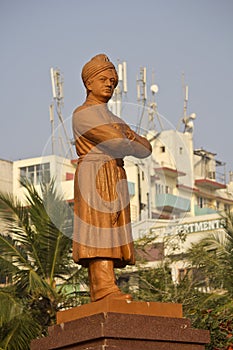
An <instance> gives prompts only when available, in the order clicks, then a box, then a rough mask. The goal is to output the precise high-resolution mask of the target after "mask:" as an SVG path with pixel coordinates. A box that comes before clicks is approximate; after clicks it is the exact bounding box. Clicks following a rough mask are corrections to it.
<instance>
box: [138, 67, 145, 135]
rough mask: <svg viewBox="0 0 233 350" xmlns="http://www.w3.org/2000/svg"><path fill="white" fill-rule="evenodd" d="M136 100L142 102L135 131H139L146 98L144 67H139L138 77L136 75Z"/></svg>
mask: <svg viewBox="0 0 233 350" xmlns="http://www.w3.org/2000/svg"><path fill="white" fill-rule="evenodd" d="M137 100H138V102H139V103H142V112H141V116H140V119H139V122H138V126H137V131H138V132H139V131H140V128H141V124H142V118H143V116H144V113H145V107H146V100H147V86H146V67H141V68H140V74H139V78H138V77H137Z"/></svg>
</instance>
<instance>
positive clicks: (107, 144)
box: [73, 54, 151, 301]
mask: <svg viewBox="0 0 233 350" xmlns="http://www.w3.org/2000/svg"><path fill="white" fill-rule="evenodd" d="M82 80H83V83H84V85H85V87H86V92H87V96H86V100H85V102H84V103H83V105H82V106H79V107H78V108H77V109H76V110H75V111H74V113H73V133H74V137H75V145H76V151H77V154H78V156H79V158H78V164H77V170H76V173H75V184H74V233H73V259H74V261H75V262H76V263H78V264H81V265H82V266H84V267H87V268H88V273H89V282H90V295H91V301H97V300H101V299H103V298H115V299H123V300H124V299H126V300H127V299H128V300H131V295H129V294H123V293H122V292H121V291H120V290H119V288H118V286H117V284H116V278H115V273H114V267H120V268H122V267H125V266H126V265H133V264H134V263H135V257H134V247H133V239H132V233H131V222H130V204H129V193H128V186H127V180H126V173H125V170H124V167H123V166H124V162H123V158H124V157H125V156H128V155H132V156H135V157H137V158H145V157H148V156H149V155H150V154H151V145H150V143H149V142H148V141H147V139H146V138H144V137H141V136H140V135H138V134H137V133H135V132H134V131H133V130H132V129H131V128H130V127H129V126H128V125H127V124H126V123H125V122H124V121H123V120H122V119H121V118H119V117H117V116H115V115H114V114H112V113H111V112H110V111H109V110H108V107H107V102H108V101H109V99H110V98H111V97H112V94H113V92H114V89H115V87H116V86H117V83H118V76H117V72H116V70H115V67H114V65H113V64H112V63H111V62H110V61H109V59H108V57H107V56H106V55H104V54H99V55H96V56H95V57H93V58H92V59H91V60H90V61H89V62H87V63H86V64H85V65H84V67H83V69H82Z"/></svg>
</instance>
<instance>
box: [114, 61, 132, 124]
mask: <svg viewBox="0 0 233 350" xmlns="http://www.w3.org/2000/svg"><path fill="white" fill-rule="evenodd" d="M117 73H118V85H117V87H116V89H115V90H114V94H113V96H112V98H111V100H110V101H109V109H110V110H111V111H112V112H113V113H114V114H116V115H118V116H119V117H120V116H121V112H122V99H123V94H127V92H128V88H127V63H126V61H123V62H118V65H117Z"/></svg>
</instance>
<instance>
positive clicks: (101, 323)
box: [31, 300, 209, 350]
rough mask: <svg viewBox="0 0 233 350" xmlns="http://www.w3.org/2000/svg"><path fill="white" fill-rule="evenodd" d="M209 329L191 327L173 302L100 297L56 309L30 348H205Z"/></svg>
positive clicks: (34, 349)
mask: <svg viewBox="0 0 233 350" xmlns="http://www.w3.org/2000/svg"><path fill="white" fill-rule="evenodd" d="M208 343H209V332H208V331H204V330H198V329H193V328H191V324H190V321H189V320H188V319H185V318H182V306H181V305H180V304H173V303H154V302H153V303H152V302H149V303H147V302H134V301H133V302H126V301H116V300H115V301H113V300H112V301H100V302H96V303H90V304H86V305H83V306H79V307H76V308H72V309H70V310H66V311H61V312H58V313H57V324H56V325H54V326H52V327H50V328H49V336H48V337H46V338H41V339H35V340H33V341H32V343H31V350H55V349H59V350H165V349H166V350H204V349H205V345H206V344H208Z"/></svg>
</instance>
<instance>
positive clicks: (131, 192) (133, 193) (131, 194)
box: [127, 181, 135, 196]
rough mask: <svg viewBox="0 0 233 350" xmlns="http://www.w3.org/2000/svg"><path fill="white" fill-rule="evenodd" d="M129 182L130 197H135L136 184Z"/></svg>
mask: <svg viewBox="0 0 233 350" xmlns="http://www.w3.org/2000/svg"><path fill="white" fill-rule="evenodd" d="M127 182H128V190H129V195H130V196H135V183H134V182H130V181H127Z"/></svg>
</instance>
